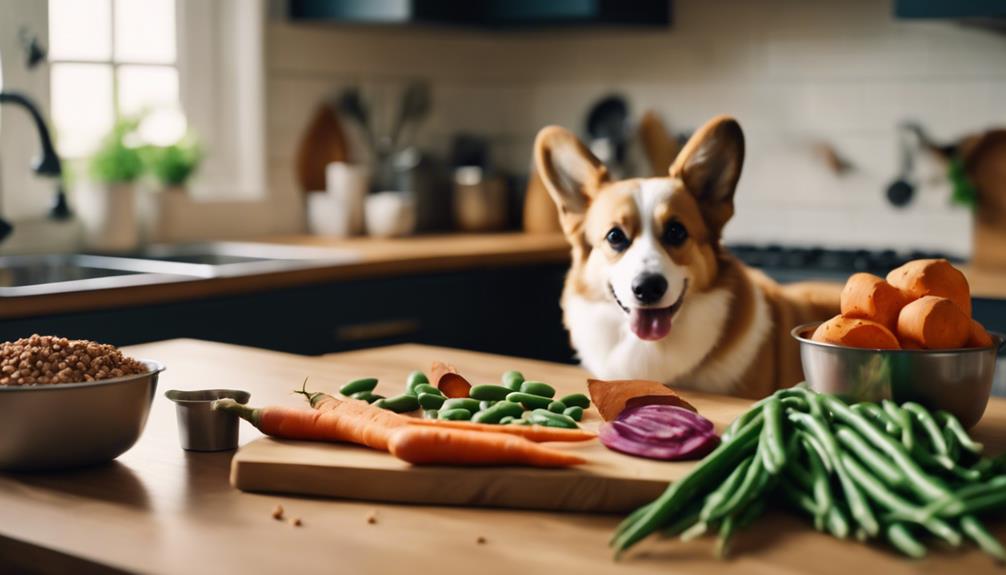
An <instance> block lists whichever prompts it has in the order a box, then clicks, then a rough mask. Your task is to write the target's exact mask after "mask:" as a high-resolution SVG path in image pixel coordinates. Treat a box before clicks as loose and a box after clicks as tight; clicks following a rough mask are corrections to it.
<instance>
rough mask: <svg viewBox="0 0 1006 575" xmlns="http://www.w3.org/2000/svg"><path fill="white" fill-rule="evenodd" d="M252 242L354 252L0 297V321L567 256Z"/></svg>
mask: <svg viewBox="0 0 1006 575" xmlns="http://www.w3.org/2000/svg"><path fill="white" fill-rule="evenodd" d="M252 241H255V242H261V243H281V244H292V245H300V246H313V247H329V248H340V249H345V250H349V251H351V252H354V253H355V254H356V255H357V256H359V259H358V260H356V261H353V262H349V263H341V264H336V265H331V266H325V267H314V268H310V269H299V270H291V271H282V272H273V273H266V274H258V275H251V276H241V277H229V278H213V279H194V280H192V281H181V282H172V283H167V284H158V285H147V286H132V287H124V288H116V289H105V290H93V291H84V292H73V293H64V294H52V295H40V296H27V297H7V298H0V319H4V318H18V317H36V316H43V315H52V314H57V313H67V312H75V311H90V310H100V309H108V308H115V307H125V306H138V305H150V304H159V303H167V302H174V301H184V300H191V299H199V298H206V297H214V296H222V295H234V294H242V293H250V292H257V291H268V290H275V289H282V288H289V287H295V286H300V285H307V284H315V283H325V282H333V281H344V280H355V279H361V278H372V277H385V276H394V275H406V274H421V273H430V272H444V271H454V270H461V269H469V268H478V267H495V266H520V265H531V264H540V263H562V262H568V261H569V253H570V249H569V244H568V243H566V240H565V238H563V236H562V235H561V234H525V233H516V232H515V233H499V234H450V235H437V236H415V237H409V238H397V239H381V238H350V239H341V238H326V237H323V236H273V237H265V238H255V239H254V240H252Z"/></svg>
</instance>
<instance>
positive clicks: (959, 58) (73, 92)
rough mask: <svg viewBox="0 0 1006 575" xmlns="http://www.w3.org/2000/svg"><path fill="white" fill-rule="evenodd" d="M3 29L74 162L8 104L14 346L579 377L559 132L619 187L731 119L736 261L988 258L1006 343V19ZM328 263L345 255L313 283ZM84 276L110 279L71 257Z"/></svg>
mask: <svg viewBox="0 0 1006 575" xmlns="http://www.w3.org/2000/svg"><path fill="white" fill-rule="evenodd" d="M0 13H2V14H3V17H2V18H0V89H2V90H3V92H4V93H17V94H20V95H23V96H26V97H28V98H29V99H30V100H31V101H33V102H34V103H35V104H37V107H38V109H39V110H40V112H41V115H42V117H43V118H44V119H45V121H46V123H47V124H48V125H49V127H50V128H51V131H52V137H53V140H54V146H55V151H56V152H58V155H59V157H60V158H61V160H62V161H61V166H62V169H61V170H60V171H61V175H56V174H54V173H53V172H54V170H52V169H51V166H49V167H48V168H49V169H46V166H39V164H37V163H34V162H35V161H36V158H38V157H39V150H40V147H39V143H38V142H39V139H38V136H37V131H36V127H35V125H34V123H33V122H32V118H31V116H30V115H29V114H26V113H25V109H24V107H23V106H19V105H18V104H17V103H16V102H7V101H5V102H4V104H3V105H2V106H0V216H2V218H3V219H4V221H5V222H7V223H9V224H12V225H13V232H12V233H10V234H9V236H8V237H7V238H6V239H5V240H4V241H2V242H0V253H3V254H7V255H6V256H5V258H6V259H4V261H2V262H0V267H5V268H6V269H7V272H6V273H4V272H0V316H2V317H4V318H6V319H5V320H4V322H3V325H4V327H3V328H2V329H0V332H2V333H0V335H2V336H3V337H4V338H5V339H6V338H11V337H16V336H21V335H26V334H27V333H29V332H32V331H55V332H58V333H62V334H65V335H80V336H82V337H84V336H86V337H88V338H91V339H106V340H108V341H111V342H113V343H120V344H124V343H133V342H136V341H146V340H152V339H162V338H164V337H176V336H177V337H203V338H208V339H217V340H221V341H233V342H236V343H252V344H256V345H262V346H264V347H271V348H275V349H286V350H289V351H297V352H301V353H324V352H328V351H336V350H338V349H345V348H351V347H359V346H363V345H374V344H379V343H389V342H394V341H424V342H429V343H438V344H444V345H456V346H462V347H471V348H476V349H487V350H491V351H496V352H502V353H518V354H522V355H530V356H535V357H542V358H546V359H556V360H567V361H568V360H570V359H571V354H570V351H569V349H568V346H567V345H566V340H565V335H564V333H563V331H562V328H561V324H560V323H559V317H560V314H559V309H558V293H559V289H560V286H561V282H562V276H563V272H564V269H565V265H566V262H567V261H568V259H567V256H566V251H567V250H566V247H565V244H564V243H563V241H562V238H561V237H559V236H558V235H557V234H556V233H555V230H557V225H556V222H555V221H554V218H555V215H554V208H552V207H551V204H550V203H549V202H548V201H547V200H546V199H545V198H544V196H543V195H542V189H541V187H540V183H538V182H536V181H535V178H534V175H533V173H531V172H532V170H531V146H532V142H533V138H534V135H535V133H536V132H537V130H538V129H540V128H541V127H543V126H545V125H547V124H560V125H563V126H566V127H568V128H570V129H572V130H574V131H576V132H577V133H578V134H580V135H581V137H582V138H583V139H584V140H585V141H587V142H589V143H590V145H591V148H592V149H593V150H594V151H595V153H597V154H598V155H599V156H600V157H602V158H603V159H605V160H606V162H607V163H608V164H609V166H611V168H612V169H613V171H614V172H615V173H617V174H620V175H625V176H648V175H652V174H657V173H664V172H665V170H666V167H667V165H668V164H669V163H670V161H671V160H673V157H674V154H675V153H676V150H677V149H678V147H679V146H680V144H681V143H682V142H683V141H684V140H685V139H687V136H688V135H689V133H690V132H691V131H692V130H694V129H695V128H697V127H698V126H700V125H701V124H702V123H703V122H705V121H706V120H708V119H709V118H710V117H712V116H713V115H716V114H721V113H726V114H730V115H733V116H735V117H736V118H737V119H738V120H739V121H740V123H741V125H742V126H743V128H744V131H745V134H746V138H747V158H746V161H745V166H744V172H743V175H742V177H741V181H740V185H739V188H738V191H737V196H736V207H737V211H736V214H737V215H736V216H735V217H734V219H733V221H732V222H731V223H730V224H729V225H728V226H727V228H726V232H725V234H726V241H727V243H728V244H731V245H732V246H733V247H734V248H735V251H736V252H737V253H738V254H739V255H741V257H742V258H744V259H745V260H747V261H748V262H750V263H752V264H754V265H758V266H761V267H764V268H766V269H768V270H769V271H770V273H772V274H773V275H774V276H776V277H777V278H779V279H782V280H791V279H803V278H808V277H817V278H826V279H844V277H846V276H847V275H848V274H849V273H851V272H853V271H857V270H870V271H876V272H886V270H887V269H889V268H891V267H893V266H895V265H898V264H899V263H900V262H901V261H904V260H905V259H910V258H913V257H918V256H920V255H931V254H935V255H945V256H947V257H951V258H953V259H955V260H957V261H959V262H961V263H962V264H964V265H967V269H968V275H969V278H971V281H972V284H973V287H975V291H976V293H977V294H978V295H980V296H982V297H981V299H980V301H979V302H978V303H977V304H976V312H975V313H976V316H978V318H979V319H981V320H982V321H984V322H985V323H986V325H988V326H989V327H990V328H992V329H998V330H1006V303H1000V302H1006V132H1002V131H996V130H1001V129H1003V128H1004V127H1006V66H1004V63H1006V5H1004V4H1003V3H1001V2H997V1H995V0H984V1H983V0H968V1H956V2H955V1H951V0H893V1H892V0H888V1H879V0H830V1H814V2H809V1H804V0H720V1H715V2H709V1H702V0H673V1H671V0H663V1H650V0H638V1H635V2H615V1H611V0H551V1H550V0H543V1H537V2H535V1H530V0H511V1H502V0H485V1H483V2H461V1H459V2H449V1H445V0H370V1H365V0H269V1H260V0H213V1H197V0H48V1H45V0H0ZM33 168H34V169H33ZM39 168H41V169H39ZM57 189H61V190H65V198H66V199H65V204H64V200H62V199H59V198H60V196H59V195H58V194H59V192H58V191H57ZM344 238H345V239H344ZM225 240H230V241H240V242H241V243H230V244H224V243H221V242H222V241H225ZM249 240H254V241H258V242H267V243H268V244H269V245H268V246H266V247H261V248H260V250H259V251H257V252H256V251H255V249H253V248H250V247H249V246H248V245H247V242H248V241H249ZM368 242H369V243H368ZM283 246H285V248H287V251H283V250H282V249H280V247H283ZM301 248H303V249H308V252H299V253H294V251H296V250H297V249H301ZM268 249H272V250H274V251H268ZM277 249H278V250H279V251H275V250H277ZM310 249H317V250H323V251H324V250H328V251H326V252H325V253H321V252H318V253H315V254H313V255H314V256H317V259H316V260H315V261H314V263H313V264H305V263H304V262H305V260H311V259H312V253H311V252H310ZM249 250H251V251H249ZM290 250H294V251H290ZM81 253H83V254H92V255H93V254H97V255H99V256H101V257H107V256H108V255H112V256H115V257H114V258H111V259H114V260H116V261H105V260H102V261H94V260H88V261H83V260H80V259H79V258H78V259H76V260H75V259H73V258H67V257H65V255H66V254H81ZM29 254H36V255H34V256H30V255H29ZM38 254H41V255H38ZM52 254H64V256H61V258H62V259H59V258H57V259H53V258H54V257H55V256H53V255H52ZM375 254H376V255H375ZM123 256H128V257H123ZM375 258H376V259H375ZM382 258H383V259H382ZM451 258H454V259H451ZM464 258H467V259H464ZM121 260H130V261H131V262H132V263H128V262H127V263H123V261H121ZM375 261H379V264H377V263H375V264H374V265H373V266H371V267H367V265H365V264H368V263H373V262H375ZM424 261H425V262H427V264H429V265H427V264H423V263H422V262H424ZM434 261H435V262H438V263H437V264H436V265H433V264H432V263H430V262H434ZM445 261H446V262H450V265H447V266H444V265H441V264H442V263H443V262H445ZM142 262H148V263H149V262H161V263H166V264H182V265H183V266H184V265H192V266H202V267H200V268H199V269H195V268H185V267H177V266H176V267H174V268H171V267H168V268H156V266H154V267H149V266H145V265H142ZM284 262H286V263H289V262H294V264H293V265H291V266H289V267H285V265H284ZM318 262H322V263H318ZM409 262H412V263H409ZM227 264H231V267H230V268H226V266H227ZM297 264H299V267H298V265H297ZM242 265H244V266H245V267H243V268H242V267H241V266H242ZM256 265H258V267H256ZM102 266H104V267H102ZM115 266H118V267H117V268H116V267H115ZM130 266H131V267H130ZM339 266H343V269H344V272H338V271H331V270H334V269H336V268H339ZM354 266H355V267H354ZM375 266H376V267H375ZM382 266H383V267H382ZM84 268H87V269H88V270H90V271H86V270H85V271H81V270H82V269H84ZM113 268H114V269H113ZM122 268H127V269H122ZM304 268H312V269H313V270H314V272H315V273H313V274H312V273H309V271H306V270H305V269H304ZM350 269H353V270H356V269H359V273H358V274H357V273H356V272H350V271H346V270H350ZM40 270H41V271H40ZM95 270H97V271H95ZM102 270H104V271H102ZM290 270H295V271H290ZM325 270H328V271H325ZM284 273H286V275H285V276H283V274H284ZM187 274H190V275H187ZM191 274H195V275H191ZM199 274H202V275H201V276H199ZM291 274H293V275H291ZM297 274H299V275H297ZM197 276H198V277H200V278H201V279H202V280H203V283H200V282H199V281H196V280H195V279H194V278H196V277H197ZM280 276H283V277H285V278H286V279H284V280H282V281H281V280H280V279H277V278H279V277H280ZM263 277H265V278H270V279H266V280H262V279H261V278H263ZM110 278H111V279H110ZM158 278H160V279H158ZM242 278H243V279H242ZM255 278H259V279H255ZM162 280H163V282H170V285H171V286H173V287H172V288H171V289H164V286H163V285H161V283H162ZM89 282H90V283H89ZM57 284H61V286H62V287H60V285H57ZM126 284H129V285H128V286H127V285H126ZM190 284H195V285H202V286H204V287H201V288H199V287H197V288H192V287H190ZM53 286H56V287H53ZM211 286H212V289H211ZM127 288H129V289H127ZM158 288H159V290H158ZM103 290H111V291H109V292H107V293H114V294H116V295H115V297H114V298H111V299H108V298H107V297H106V298H105V299H103V298H102V296H101V294H102V293H103ZM130 290H132V291H130ZM53 294H57V295H59V294H61V299H52V298H53ZM157 294H160V295H157ZM71 296H73V297H71ZM46 297H48V298H49V299H45V298H46ZM67 298H70V299H67ZM249 310H254V313H250V311H249ZM95 330H98V331H102V332H104V333H97V334H96V333H95ZM266 332H268V333H266ZM999 371H1000V373H1001V372H1002V371H1003V370H999Z"/></svg>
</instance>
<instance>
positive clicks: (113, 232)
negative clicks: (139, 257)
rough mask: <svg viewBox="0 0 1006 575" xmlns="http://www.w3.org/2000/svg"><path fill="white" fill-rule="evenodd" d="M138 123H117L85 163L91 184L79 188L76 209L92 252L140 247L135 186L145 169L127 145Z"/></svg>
mask: <svg viewBox="0 0 1006 575" xmlns="http://www.w3.org/2000/svg"><path fill="white" fill-rule="evenodd" d="M137 125H138V121H137V120H136V119H133V118H127V119H122V120H119V121H118V122H116V123H115V125H114V126H113V127H112V130H111V132H109V134H108V135H107V136H105V138H104V139H103V140H102V142H101V145H100V147H99V148H98V150H97V151H96V152H95V153H94V155H93V156H91V158H90V160H89V162H88V173H89V175H90V180H89V181H88V182H87V183H86V184H83V185H81V186H79V187H78V189H77V193H76V196H77V197H76V201H77V209H78V212H79V214H80V218H81V221H82V223H83V224H84V230H85V240H86V243H87V244H88V246H89V247H91V248H92V249H97V250H102V251H129V250H132V249H135V248H136V247H137V246H138V245H139V241H140V231H139V223H138V216H137V205H136V203H137V200H136V185H137V182H138V181H139V179H140V178H141V177H142V176H143V174H144V171H145V168H144V162H143V159H142V153H141V150H140V148H139V147H138V146H131V145H130V138H131V136H132V135H133V134H134V133H135V131H136V127H137Z"/></svg>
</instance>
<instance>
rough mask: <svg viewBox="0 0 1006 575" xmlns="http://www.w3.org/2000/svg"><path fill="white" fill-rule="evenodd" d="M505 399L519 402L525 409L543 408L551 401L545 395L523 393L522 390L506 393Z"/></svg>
mask: <svg viewBox="0 0 1006 575" xmlns="http://www.w3.org/2000/svg"><path fill="white" fill-rule="evenodd" d="M506 400H507V401H512V402H514V403H519V404H521V405H523V406H524V408H525V409H545V408H547V407H548V404H550V403H552V400H551V399H549V398H547V397H543V396H540V395H533V394H530V393H524V392H522V391H513V392H510V393H509V394H507V396H506Z"/></svg>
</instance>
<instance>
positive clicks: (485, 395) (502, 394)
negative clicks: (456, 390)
mask: <svg viewBox="0 0 1006 575" xmlns="http://www.w3.org/2000/svg"><path fill="white" fill-rule="evenodd" d="M511 391H512V390H511V389H510V388H509V387H503V386H502V385H475V386H472V388H471V390H470V391H469V392H468V397H470V398H472V399H478V400H482V401H501V400H504V399H506V396H507V394H508V393H510V392H511Z"/></svg>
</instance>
